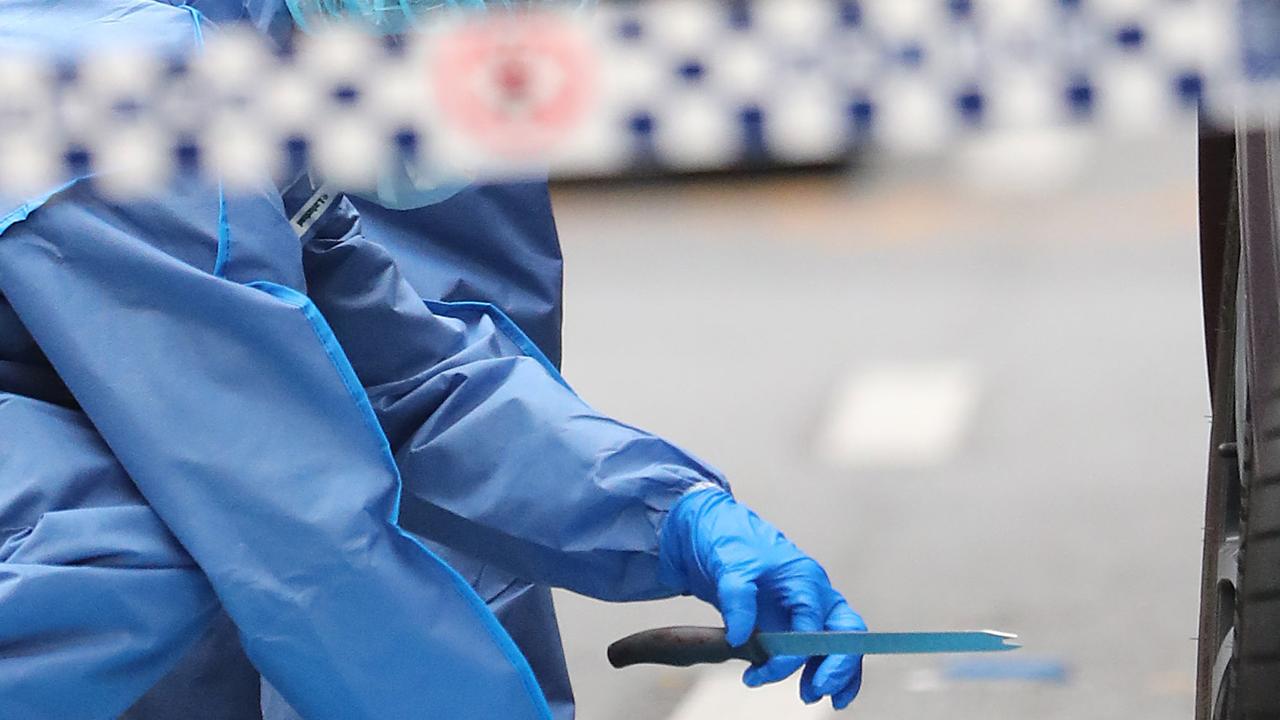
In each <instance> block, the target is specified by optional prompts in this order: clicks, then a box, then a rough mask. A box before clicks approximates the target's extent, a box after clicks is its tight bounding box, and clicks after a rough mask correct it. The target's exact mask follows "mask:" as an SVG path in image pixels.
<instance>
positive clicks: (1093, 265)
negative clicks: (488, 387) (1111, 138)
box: [555, 132, 1208, 720]
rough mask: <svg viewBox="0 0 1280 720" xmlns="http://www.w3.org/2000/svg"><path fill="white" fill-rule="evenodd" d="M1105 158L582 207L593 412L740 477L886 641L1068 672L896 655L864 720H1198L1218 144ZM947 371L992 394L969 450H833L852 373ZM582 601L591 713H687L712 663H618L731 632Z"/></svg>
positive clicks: (570, 252)
mask: <svg viewBox="0 0 1280 720" xmlns="http://www.w3.org/2000/svg"><path fill="white" fill-rule="evenodd" d="M1096 150H1097V151H1096V152H1095V153H1094V154H1093V155H1091V158H1090V161H1089V165H1088V167H1087V169H1086V171H1085V172H1084V173H1083V174H1082V175H1081V176H1080V177H1078V178H1076V179H1074V180H1072V181H1069V182H1067V183H1066V184H1065V185H1064V186H1062V187H1059V188H1057V189H1056V190H1054V191H1052V192H1047V193H1042V194H1017V193H1012V194H1003V195H1000V194H994V193H992V192H990V191H978V190H973V189H968V188H966V187H965V186H963V184H961V183H958V182H957V181H956V180H955V176H954V174H953V173H951V172H950V170H949V169H948V168H949V166H948V165H947V164H946V163H945V162H936V163H914V164H906V165H904V164H902V163H897V162H894V161H889V160H873V161H871V162H869V163H868V164H867V166H865V167H863V168H860V169H859V170H858V171H857V172H854V173H851V174H850V175H848V176H840V177H830V176H825V177H788V178H772V179H767V180H753V181H747V180H731V181H724V180H720V181H705V182H695V183H678V184H670V185H648V186H626V187H623V186H614V187H605V188H599V187H581V186H577V187H570V188H560V189H558V190H557V191H556V198H555V199H556V205H557V212H558V218H559V223H560V228H561V233H562V236H563V241H564V245H565V252H566V257H567V273H568V283H567V317H566V352H565V358H566V360H565V364H566V375H567V377H568V379H569V380H570V382H571V383H573V384H574V386H575V387H576V389H577V390H578V391H579V392H580V393H581V394H583V395H584V397H586V398H587V399H588V401H590V402H591V403H592V404H594V405H596V406H597V407H600V408H601V409H603V410H605V411H607V412H610V413H612V414H615V415H617V416H619V417H621V418H623V419H625V420H627V421H629V422H632V423H635V424H638V425H641V426H643V427H646V428H648V429H651V430H653V431H655V432H658V433H660V434H662V435H664V436H667V437H669V438H671V439H674V440H675V441H677V442H678V443H680V444H682V445H683V446H685V447H687V448H689V449H691V450H692V451H694V452H695V453H696V454H698V455H700V456H701V457H703V458H705V459H707V460H709V461H711V462H712V463H714V464H716V465H718V466H719V467H721V468H722V469H723V470H724V471H725V472H726V473H727V474H728V475H729V477H730V478H731V481H732V482H733V484H734V487H735V491H736V493H737V494H738V496H739V497H740V498H743V499H744V500H745V501H746V502H748V503H749V504H750V505H752V506H753V507H755V508H756V509H757V510H759V512H760V513H761V514H762V515H764V516H765V517H767V518H770V519H771V520H773V521H774V522H775V523H776V524H778V525H779V526H781V527H782V528H784V529H785V530H786V531H787V533H788V535H789V536H791V537H792V538H793V539H794V540H795V541H796V542H797V543H798V544H799V545H801V546H802V547H804V548H806V549H807V550H809V551H810V552H811V553H812V554H814V555H815V556H817V557H818V558H819V559H820V560H821V561H823V562H824V564H825V565H826V566H827V568H828V569H829V571H830V573H831V575H832V577H833V579H834V580H835V581H836V582H837V584H838V585H839V586H840V587H841V588H842V589H843V591H844V592H845V594H846V595H847V596H848V597H849V599H850V601H851V602H852V603H853V605H854V606H855V607H856V608H857V609H858V610H859V611H861V612H862V613H863V614H864V616H865V617H866V619H867V621H868V622H869V623H870V624H871V626H872V627H873V628H881V629H903V630H907V629H943V628H985V627H993V628H999V629H1003V630H1009V631H1013V632H1017V633H1019V634H1020V635H1021V636H1022V639H1023V641H1024V642H1025V645H1026V647H1025V649H1023V650H1020V651H1018V655H1017V657H1018V658H1020V659H1021V660H1032V659H1044V660H1048V661H1052V662H1057V663H1062V664H1063V665H1064V667H1065V668H1066V669H1067V670H1068V672H1069V674H1068V676H1067V678H1066V680H1065V681H1063V682H1030V681H1025V680H1008V681H1001V682H966V681H962V680H955V679H952V678H951V677H950V676H949V674H948V672H947V669H946V664H945V661H944V660H942V659H940V658H902V659H892V660H887V659H883V658H878V659H872V660H869V661H868V663H867V669H866V682H865V687H864V691H863V695H862V697H861V698H860V699H859V700H858V701H857V702H856V703H855V704H854V707H853V709H852V710H851V711H850V713H849V716H851V717H859V718H867V719H874V720H907V719H912V720H914V719H918V718H951V719H961V720H963V719H966V718H1040V719H1046V720H1048V719H1055V718H1064V719H1065V718H1070V719H1072V720H1081V719H1085V718H1088V719H1089V720H1109V719H1113V718H1115V719H1119V718H1126V719H1128V718H1189V717H1190V716H1191V708H1192V685H1193V672H1194V653H1195V641H1194V637H1193V636H1194V635H1195V632H1196V616H1197V602H1198V598H1197V594H1198V581H1199V579H1198V578H1199V552H1200V549H1199V548H1200V540H1201V524H1202V518H1201V514H1202V503H1203V493H1204V488H1203V478H1204V461H1205V454H1206V440H1207V433H1208V422H1207V420H1206V415H1207V405H1208V400H1207V391H1206V387H1205V385H1206V383H1205V370H1204V360H1203V352H1202V348H1201V324H1200V310H1199V294H1198V293H1199V285H1198V274H1197V273H1198V269H1197V257H1196V245H1195V204H1194V203H1195V187H1194V168H1195V165H1194V137H1193V136H1192V135H1191V134H1189V133H1186V132H1182V133H1177V134H1171V135H1170V136H1169V137H1165V138H1160V139H1155V140H1148V141H1144V142H1141V143H1112V144H1109V145H1106V146H1103V147H1100V148H1097V149H1096ZM939 362H941V363H961V364H963V365H964V366H965V367H968V368H971V369H972V377H973V380H972V383H973V385H974V388H975V392H976V395H975V397H976V398H977V400H976V405H975V406H974V407H973V409H972V412H970V413H968V414H967V415H965V416H964V420H963V427H961V428H960V429H959V432H960V435H959V438H960V439H959V443H958V445H957V446H956V447H955V449H954V451H953V452H951V453H949V454H948V456H947V457H946V458H945V460H944V461H942V462H937V463H934V464H931V465H926V466H912V465H910V464H909V463H904V464H903V465H901V466H895V465H894V464H893V463H887V464H884V465H883V466H880V467H856V466H854V467H845V468H840V467H832V466H830V465H828V464H826V463H824V462H823V461H822V459H821V457H820V455H819V454H818V453H817V440H816V438H818V437H819V436H821V434H822V432H823V429H824V426H825V424H826V423H827V422H828V418H829V417H830V414H831V412H832V407H831V406H832V403H833V402H835V398H836V393H835V388H836V387H838V386H839V385H840V383H841V382H843V380H844V379H845V378H847V377H849V376H850V375H851V374H853V375H855V376H856V375H857V373H858V372H859V371H860V370H861V369H864V368H874V367H894V366H897V365H904V366H910V365H912V364H920V363H924V364H929V363H939ZM558 605H559V608H560V615H561V620H562V624H563V628H564V633H565V638H566V644H567V650H568V653H569V661H570V666H571V670H572V671H573V674H574V679H575V685H576V690H577V694H578V697H579V700H580V713H579V714H580V717H581V718H584V720H624V719H625V720H650V719H652V720H658V719H660V718H669V717H671V714H672V712H673V711H674V710H675V708H676V707H677V705H678V704H679V703H680V702H681V701H682V698H683V697H684V696H685V695H686V694H687V693H688V692H690V689H691V688H692V687H693V686H694V685H695V683H696V682H698V681H699V679H700V678H702V677H705V676H706V674H705V673H702V672H700V671H690V670H672V669H662V668H639V669H631V670H627V671H624V672H619V671H614V670H612V669H610V668H609V667H608V666H607V664H606V662H605V660H604V648H605V646H606V645H607V644H608V642H609V641H611V640H613V639H615V638H617V637H620V636H622V635H624V634H626V633H629V632H632V631H635V630H638V629H642V628H645V627H649V626H655V625H667V624H683V623H704V624H712V623H714V622H715V619H716V616H715V614H714V612H712V611H711V610H710V609H709V608H706V607H704V606H702V605H701V604H700V603H697V602H696V601H692V600H688V599H680V600H674V601H663V602H656V603H643V604H633V605H610V604H605V603H600V602H595V601H591V600H586V599H583V598H579V597H575V596H571V595H568V594H564V593H561V594H559V595H558ZM792 682H794V681H792ZM791 691H794V689H792V690H791ZM727 692H729V693H741V694H743V695H744V696H746V697H750V696H749V695H746V694H747V693H753V692H758V691H748V690H747V689H745V688H742V689H740V690H739V689H736V688H733V689H731V690H729V691H727ZM726 706H727V705H726ZM795 708H796V713H795V714H794V717H801V716H802V715H801V711H800V703H799V702H798V701H796V703H795ZM771 712H773V714H770V715H768V716H769V717H792V716H793V715H792V713H790V711H787V712H786V713H784V714H781V715H778V714H776V711H771ZM685 714H686V715H687V714H688V712H687V711H686V712H685ZM761 716H762V717H763V715H761ZM804 717H809V716H808V715H804Z"/></svg>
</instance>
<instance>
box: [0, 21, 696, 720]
mask: <svg viewBox="0 0 1280 720" xmlns="http://www.w3.org/2000/svg"><path fill="white" fill-rule="evenodd" d="M64 10H65V12H66V15H64V16H60V15H59V13H62V12H63V11H64ZM95 12H96V13H97V16H96V19H95V17H94V15H93V13H95ZM71 16H74V20H75V22H74V23H73V22H68V20H69V18H70V17H71ZM198 22H199V19H198V17H197V16H196V15H195V14H193V13H189V12H187V11H186V10H185V9H184V8H174V7H169V6H166V5H162V4H159V3H153V2H138V1H134V2H119V1H117V2H94V3H84V2H77V3H69V4H67V6H66V7H65V8H64V6H63V5H62V4H55V5H47V4H44V5H42V6H41V8H40V10H39V12H35V13H32V8H31V7H28V6H26V5H25V4H24V3H21V2H19V3H13V4H7V5H6V6H5V7H4V8H0V38H8V37H14V36H24V34H31V35H33V36H38V35H39V34H40V33H41V32H44V33H47V34H48V36H49V37H57V36H58V28H59V27H61V28H64V32H66V33H75V34H76V36H77V37H76V41H81V40H84V39H86V38H88V39H92V38H93V37H94V33H95V32H96V31H99V30H101V31H102V32H103V33H105V34H107V35H110V36H111V37H113V38H122V37H129V36H130V35H137V37H138V38H149V39H151V40H155V39H156V38H162V39H163V38H181V37H182V30H183V28H185V31H186V32H187V33H188V34H189V35H188V37H189V38H195V37H196V36H198V33H197V32H196V31H197V25H196V23H198ZM139 41H140V42H141V40H139ZM286 195H287V194H286ZM287 212H288V210H287V208H286V206H285V203H284V202H283V201H282V199H281V197H280V194H279V193H278V192H277V191H275V190H274V189H271V188H268V189H264V191H263V192H261V193H257V194H252V195H249V196H245V197H234V198H224V197H221V196H220V193H219V192H218V189H217V187H216V186H212V185H198V184H190V185H187V186H184V187H181V188H174V189H173V190H172V191H171V192H170V193H168V194H167V195H165V196H163V197H159V198H155V199H152V200H148V201H145V202H134V203H128V204H117V203H110V202H107V201H104V200H103V199H101V198H100V197H98V196H97V195H96V194H95V193H94V192H93V190H92V187H91V185H90V184H89V183H86V182H84V181H74V180H73V181H71V182H70V183H69V184H68V185H66V186H63V187H55V188H50V189H49V192H48V193H41V194H40V195H38V196H36V197H32V198H22V199H16V200H10V201H8V202H7V203H3V204H0V233H2V234H0V296H2V297H3V301H0V428H3V429H4V432H3V433H0V499H2V500H3V504H2V505H0V520H3V522H0V528H2V529H0V646H2V647H5V648H6V652H5V653H4V655H3V657H0V717H59V718H79V717H84V718H106V717H114V716H116V715H119V714H120V713H121V712H123V711H124V710H125V709H126V708H127V707H129V706H130V705H131V704H133V703H134V702H135V701H136V700H137V699H138V696H139V695H141V694H142V693H143V692H145V691H146V690H147V688H148V687H150V686H151V685H153V684H154V683H155V682H156V681H157V679H159V678H161V677H162V676H164V675H165V674H166V673H168V672H170V671H173V670H174V668H175V667H176V666H178V664H179V663H182V664H183V665H186V664H188V663H191V665H192V667H195V668H200V667H205V668H207V667H209V663H207V662H206V663H202V662H201V659H202V658H208V657H219V656H221V655H222V654H223V653H224V652H230V651H231V649H229V648H228V646H227V643H225V637H226V631H225V630H226V628H228V627H230V623H234V626H235V627H236V628H237V630H238V633H239V639H240V641H241V644H242V646H243V648H244V652H245V654H246V655H247V658H248V659H249V660H250V661H251V662H252V667H253V669H256V671H258V672H260V673H261V674H262V676H263V677H264V678H265V679H266V680H267V681H268V682H269V687H268V688H267V692H265V693H264V695H265V698H264V702H262V703H261V707H263V708H266V710H265V715H266V716H267V717H272V718H274V717H286V716H287V715H285V713H287V712H292V711H291V710H289V708H288V707H286V706H285V705H284V703H287V704H288V705H291V706H292V708H294V709H296V711H297V712H298V713H299V714H301V715H302V716H304V717H307V718H330V717H332V718H339V717H341V718H364V717H368V718H399V717H422V716H426V715H429V716H443V717H458V718H465V717H503V718H546V717H549V716H550V710H549V708H548V706H547V703H546V701H545V699H544V697H543V693H542V692H541V691H540V690H539V688H538V686H537V683H536V682H535V680H534V677H533V674H532V672H531V671H530V668H529V665H528V663H527V661H526V660H525V657H524V656H523V655H522V654H521V653H520V652H519V651H518V650H517V648H516V645H515V644H514V643H513V642H512V640H511V638H510V636H509V635H508V634H507V633H506V632H505V631H504V630H503V629H502V627H501V626H500V625H499V624H498V622H497V621H496V620H495V618H494V616H493V615H492V613H490V612H489V611H488V610H487V609H486V607H485V605H484V603H483V602H482V599H481V598H480V597H479V596H478V595H477V594H476V593H475V592H474V591H473V590H472V589H471V587H470V586H469V585H468V583H466V582H465V581H464V580H463V579H462V578H461V577H460V576H459V575H458V574H457V573H456V572H455V571H454V570H452V569H451V568H450V567H449V566H448V565H446V564H445V563H444V562H443V561H441V560H440V558H439V557H438V556H437V555H436V554H435V553H433V552H431V551H430V550H428V549H427V547H426V546H425V545H424V544H423V543H422V542H420V540H419V537H425V538H429V539H430V540H432V541H433V542H435V543H438V544H440V545H443V546H447V547H450V548H453V549H455V550H458V551H462V552H466V553H468V554H469V555H471V556H473V557H475V558H477V560H478V561H479V562H484V563H489V564H492V565H496V566H498V567H501V568H503V569H504V570H505V571H506V572H508V573H510V576H511V577H521V578H526V579H528V580H530V581H534V582H539V583H545V584H556V585H560V586H563V587H568V588H570V589H573V590H576V591H579V592H582V593H585V594H588V595H592V596H595V597H601V598H608V599H638V598H649V597H659V596H663V595H667V594H670V593H671V592H672V589H671V588H669V587H667V586H665V585H664V584H663V583H662V582H661V581H660V580H659V579H658V560H657V556H658V550H657V538H656V534H657V533H656V528H657V527H658V526H659V524H660V523H661V520H662V517H663V514H664V513H665V512H666V511H667V510H668V509H669V508H670V507H671V505H673V504H674V503H675V501H676V500H677V499H679V498H680V497H681V496H682V495H683V494H684V493H685V492H687V491H688V490H689V489H690V488H692V487H695V486H697V485H699V484H702V483H706V482H716V483H720V482H722V481H721V480H720V479H719V476H718V475H717V474H716V473H715V472H714V471H713V470H710V469H709V468H706V467H705V466H703V465H702V464H701V463H699V462H698V461H696V460H695V459H693V458H692V457H690V456H688V455H687V454H685V453H683V452H681V451H680V450H678V449H676V448H674V447H673V446H671V445H669V444H667V443H665V442H663V441H661V440H660V439H658V438H655V437H653V436H651V435H648V434H646V433H644V432H642V431H639V430H636V429H634V428H631V427H628V426H625V425H622V424H620V423H617V422H615V421H612V420H610V419H608V418H606V417H603V416H601V415H599V414H598V413H596V412H595V411H593V410H592V409H591V408H590V407H588V406H586V405H585V404H583V403H582V402H581V401H580V400H579V399H578V398H577V397H576V396H575V395H574V394H573V393H572V391H570V390H569V389H568V387H567V386H566V385H565V384H564V383H563V381H562V380H561V378H560V377H559V375H558V374H557V373H556V372H555V370H554V367H553V365H552V363H551V362H549V361H548V360H547V358H546V357H545V356H543V355H542V354H541V353H540V352H539V351H538V349H537V348H536V346H535V345H534V344H533V343H532V342H530V341H529V340H528V338H527V337H525V336H524V335H523V334H522V333H521V332H519V330H518V328H517V325H516V324H515V323H514V322H511V321H509V320H508V319H506V318H505V317H504V316H503V315H502V314H501V313H499V312H497V311H496V310H495V309H494V308H492V307H491V306H488V305H478V304H449V303H441V302H434V301H432V302H423V300H422V298H421V297H420V295H419V293H418V292H417V291H415V289H414V288H413V286H412V285H411V284H410V282H409V281H407V280H406V279H405V276H404V275H403V274H402V273H401V272H400V270H399V268H398V267H397V266H396V263H395V261H394V259H393V256H392V253H391V251H389V250H388V248H387V247H384V245H382V244H380V243H378V242H373V241H371V240H369V239H367V238H365V237H364V235H363V233H362V231H361V228H360V226H359V225H358V223H357V222H356V221H355V215H354V213H353V212H352V209H351V207H350V205H348V204H345V203H344V204H342V205H340V206H338V207H337V208H335V210H334V211H333V213H331V216H330V217H326V218H325V220H324V222H322V223H321V224H320V225H319V226H318V227H317V228H315V230H316V232H315V234H314V236H313V237H310V238H308V239H307V240H306V242H305V243H299V241H298V238H297V237H296V236H295V235H294V234H293V232H292V230H291V228H290V227H289V225H288V223H287V221H286V215H287ZM437 279H438V278H437ZM528 287H532V285H530V286H528ZM440 294H443V293H440ZM554 305H555V304H554V302H553V303H552V306H553V307H554ZM499 595H501V593H500V594H499ZM494 599H495V600H496V599H498V598H496V597H495V598H494ZM219 607H221V608H222V610H219ZM32 608H39V609H40V612H39V614H38V616H37V617H30V616H33V615H36V613H34V612H32V610H31V609H32ZM223 611H225V616H223V614H222V612H223ZM24 613H25V615H24ZM544 639H545V638H544ZM12 648H20V651H11V649H12ZM182 669H183V668H182V667H179V668H178V671H179V672H181V670H182ZM200 675H201V673H200V672H195V673H193V674H192V676H193V677H200ZM251 676H252V672H251V671H250V670H249V669H248V666H247V665H244V664H243V663H241V664H234V663H233V664H231V671H229V672H227V673H224V674H222V675H220V676H218V677H212V678H208V679H209V683H208V684H207V685H206V686H204V687H206V688H216V689H219V690H226V692H227V693H228V695H227V697H226V699H227V703H226V704H221V703H220V702H219V701H220V700H222V699H223V697H222V696H220V695H217V694H216V693H215V694H211V695H208V696H206V697H203V698H201V699H200V700H201V701H202V702H201V703H199V704H198V705H199V707H198V709H197V712H194V713H187V712H185V711H180V710H177V709H175V708H178V707H180V704H181V703H182V702H183V700H182V699H180V696H179V697H177V698H172V697H171V698H169V699H170V700H171V702H172V704H171V705H169V706H168V707H169V715H168V716H170V717H172V716H184V717H251V716H252V715H250V714H241V713H253V712H257V711H258V710H257V708H255V707H253V704H254V703H253V702H252V699H250V701H248V702H245V698H244V695H243V692H241V691H242V690H243V687H242V686H243V682H241V681H244V680H245V679H246V678H249V677H251ZM157 689H158V690H161V689H163V688H157ZM277 690H278V693H279V694H278V695H276V694H275V691H277ZM165 699H166V698H165V694H164V693H163V692H161V693H158V694H157V695H156V696H154V697H151V698H147V699H144V701H143V703H142V705H143V706H145V705H146V704H147V702H148V700H152V701H154V702H159V703H161V709H160V710H159V712H161V713H163V712H164V710H163V701H164V700H165ZM186 702H187V703H188V704H189V705H188V707H189V706H190V698H189V697H188V698H187V699H186ZM240 703H243V704H240ZM220 710H225V714H222V715H219V714H218V713H219V712H220ZM135 711H136V712H142V713H145V712H147V708H146V707H136V708H135ZM158 716H159V717H163V716H165V715H163V714H161V715H158Z"/></svg>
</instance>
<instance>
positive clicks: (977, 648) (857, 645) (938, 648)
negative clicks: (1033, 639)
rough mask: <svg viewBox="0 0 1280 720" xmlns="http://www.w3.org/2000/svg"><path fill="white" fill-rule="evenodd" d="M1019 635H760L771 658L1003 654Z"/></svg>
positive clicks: (988, 632)
mask: <svg viewBox="0 0 1280 720" xmlns="http://www.w3.org/2000/svg"><path fill="white" fill-rule="evenodd" d="M1017 637H1018V636H1017V635H1011V634H1009V633H1003V632H998V631H995V630H973V631H961V632H812V633H799V632H793V633H789V632H780V633H757V634H756V636H755V638H754V640H755V642H756V643H759V646H760V648H762V649H763V650H764V651H765V652H766V653H768V654H769V655H771V656H772V655H798V656H804V657H810V656H814V655H919V654H925V653H973V652H1003V651H1006V650H1015V649H1017V648H1019V647H1021V646H1020V645H1018V644H1017V643H1015V642H1012V641H1013V640H1014V639H1015V638H1017Z"/></svg>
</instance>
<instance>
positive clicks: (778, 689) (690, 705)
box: [669, 664, 835, 720]
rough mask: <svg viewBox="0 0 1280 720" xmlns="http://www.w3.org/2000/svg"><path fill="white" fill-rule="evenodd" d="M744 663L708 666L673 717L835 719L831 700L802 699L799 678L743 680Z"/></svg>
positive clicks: (684, 719) (690, 719)
mask: <svg viewBox="0 0 1280 720" xmlns="http://www.w3.org/2000/svg"><path fill="white" fill-rule="evenodd" d="M743 669H744V668H743V666H742V665H740V664H737V665H733V666H728V665H726V666H724V667H717V668H714V669H711V670H706V671H704V673H703V677H702V679H700V680H699V681H698V682H697V683H696V684H695V685H694V686H693V687H692V688H691V689H690V690H689V692H688V694H687V695H685V696H684V699H683V700H681V701H680V704H679V705H677V706H676V709H675V711H673V712H672V713H671V717H670V719H669V720H832V719H833V718H834V717H835V711H833V710H832V709H831V704H830V701H829V700H825V699H824V700H823V701H822V703H821V704H816V705H805V704H804V703H802V702H800V692H799V690H798V689H797V688H798V685H797V680H796V678H794V677H793V678H791V679H790V680H787V681H785V682H782V683H778V684H775V685H767V686H765V687H762V688H748V687H747V686H745V685H743V684H742V671H743Z"/></svg>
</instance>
